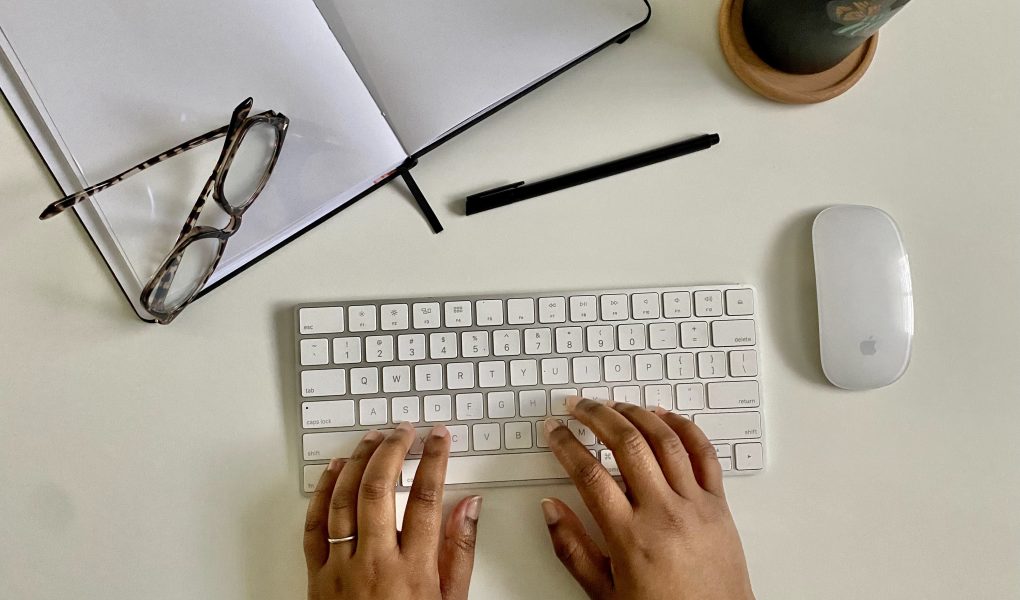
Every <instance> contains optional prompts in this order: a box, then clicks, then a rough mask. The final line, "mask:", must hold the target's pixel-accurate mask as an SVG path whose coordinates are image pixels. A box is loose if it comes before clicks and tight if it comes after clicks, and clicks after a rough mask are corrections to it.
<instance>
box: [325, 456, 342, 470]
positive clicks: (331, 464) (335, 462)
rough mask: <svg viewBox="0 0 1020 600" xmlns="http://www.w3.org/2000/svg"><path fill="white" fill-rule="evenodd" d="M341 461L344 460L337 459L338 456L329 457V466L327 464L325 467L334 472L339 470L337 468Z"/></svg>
mask: <svg viewBox="0 0 1020 600" xmlns="http://www.w3.org/2000/svg"><path fill="white" fill-rule="evenodd" d="M343 462H344V461H342V460H341V459H339V458H333V459H330V461H329V466H328V467H326V469H327V470H329V471H332V472H334V473H336V472H337V471H339V470H340V466H341V465H342V464H343Z"/></svg>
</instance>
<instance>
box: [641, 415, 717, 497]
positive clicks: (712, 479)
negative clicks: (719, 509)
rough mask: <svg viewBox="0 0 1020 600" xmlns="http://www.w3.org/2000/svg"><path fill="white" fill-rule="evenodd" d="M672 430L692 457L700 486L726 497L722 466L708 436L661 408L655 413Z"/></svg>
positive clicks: (695, 474)
mask: <svg viewBox="0 0 1020 600" xmlns="http://www.w3.org/2000/svg"><path fill="white" fill-rule="evenodd" d="M655 414H657V415H658V416H659V418H660V419H662V420H663V422H665V423H666V425H669V427H670V429H672V430H673V431H675V432H676V434H677V436H678V437H679V438H680V441H681V442H683V444H684V448H686V449H687V454H688V455H690V462H691V468H692V469H693V470H694V477H695V479H697V481H698V484H699V485H701V487H702V488H703V489H705V490H706V491H708V492H710V493H712V494H715V495H716V496H719V497H720V498H721V497H724V496H725V495H726V492H725V490H724V489H723V474H722V466H721V465H720V464H719V455H718V454H716V451H715V446H713V445H712V442H710V441H709V439H708V436H706V435H705V432H703V431H702V430H701V428H700V427H698V426H697V425H695V424H694V423H693V422H692V421H690V420H688V419H685V418H683V417H681V416H680V415H678V414H674V413H671V412H668V411H666V410H663V409H662V408H661V407H660V408H659V409H657V410H656V411H655Z"/></svg>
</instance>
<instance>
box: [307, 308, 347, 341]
mask: <svg viewBox="0 0 1020 600" xmlns="http://www.w3.org/2000/svg"><path fill="white" fill-rule="evenodd" d="M298 330H299V331H300V332H301V334H302V335H309V334H312V335H316V334H324V333H343V331H344V309H343V308H342V307H339V306H327V307H323V308H302V309H301V310H299V311H298Z"/></svg>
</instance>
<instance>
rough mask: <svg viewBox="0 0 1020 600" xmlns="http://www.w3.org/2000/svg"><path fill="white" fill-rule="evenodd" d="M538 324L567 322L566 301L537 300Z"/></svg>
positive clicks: (561, 299)
mask: <svg viewBox="0 0 1020 600" xmlns="http://www.w3.org/2000/svg"><path fill="white" fill-rule="evenodd" d="M538 322H539V323H566V322H567V299H566V298H539V299H538Z"/></svg>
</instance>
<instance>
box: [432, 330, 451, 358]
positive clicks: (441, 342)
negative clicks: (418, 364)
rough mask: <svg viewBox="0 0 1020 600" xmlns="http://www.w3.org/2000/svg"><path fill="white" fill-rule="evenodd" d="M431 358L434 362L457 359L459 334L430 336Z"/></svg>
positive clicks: (434, 334)
mask: <svg viewBox="0 0 1020 600" xmlns="http://www.w3.org/2000/svg"><path fill="white" fill-rule="evenodd" d="M429 357H430V358H432V359H433V360H441V359H444V358H457V334H456V333H432V334H429Z"/></svg>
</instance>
